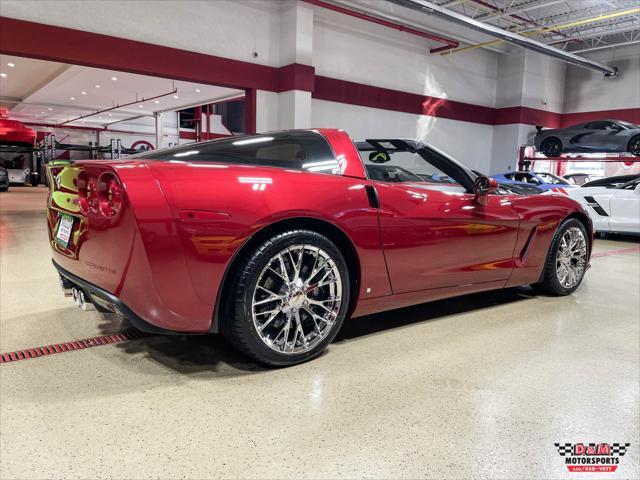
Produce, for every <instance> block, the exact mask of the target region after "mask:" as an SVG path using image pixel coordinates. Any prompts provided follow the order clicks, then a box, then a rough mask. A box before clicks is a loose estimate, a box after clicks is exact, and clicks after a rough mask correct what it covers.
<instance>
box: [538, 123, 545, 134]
mask: <svg viewBox="0 0 640 480" xmlns="http://www.w3.org/2000/svg"><path fill="white" fill-rule="evenodd" d="M543 128H544V127H543V126H542V125H536V130H537V131H538V133H539V132H541V131H542V129H543Z"/></svg>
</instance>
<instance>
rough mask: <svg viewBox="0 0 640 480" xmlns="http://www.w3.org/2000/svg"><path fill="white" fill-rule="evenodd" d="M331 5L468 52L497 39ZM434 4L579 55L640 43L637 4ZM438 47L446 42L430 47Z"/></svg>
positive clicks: (626, 0)
mask: <svg viewBox="0 0 640 480" xmlns="http://www.w3.org/2000/svg"><path fill="white" fill-rule="evenodd" d="M329 2H330V3H334V4H337V5H340V6H345V7H348V8H351V9H353V10H356V11H359V12H364V13H367V14H370V15H373V16H376V14H380V15H382V17H383V18H396V19H398V20H399V21H400V22H401V23H403V24H404V25H407V26H412V27H415V28H418V29H424V30H427V31H430V32H433V33H436V34H439V35H443V36H445V37H449V38H452V39H455V40H458V41H460V42H461V43H462V44H463V45H461V47H465V48H466V47H468V46H474V45H478V44H480V43H485V42H490V41H491V40H494V39H495V38H494V37H491V36H489V35H487V34H486V33H481V32H477V31H475V30H471V29H469V28H465V27H462V26H460V25H456V24H454V23H451V22H449V21H447V20H445V19H440V18H437V17H435V16H431V15H416V14H415V11H413V10H409V9H406V8H402V7H399V6H398V5H394V4H393V3H390V2H383V1H371V0H329ZM431 3H435V4H436V5H439V6H441V7H445V8H447V9H449V10H452V11H455V12H457V13H460V14H462V15H465V16H467V17H469V18H473V19H474V20H477V21H479V22H483V23H487V24H490V25H494V26H497V27H499V28H503V29H505V30H509V31H511V32H514V33H519V34H521V35H525V36H527V37H530V38H533V39H535V40H538V41H540V42H543V43H547V44H550V45H553V46H554V47H556V48H560V49H562V50H565V51H569V52H574V53H583V52H587V51H591V50H597V49H601V48H610V47H614V46H617V45H627V44H631V43H633V44H636V43H640V13H638V12H637V11H636V12H631V13H625V12H627V11H628V10H631V9H636V10H637V9H638V7H640V1H638V0H431ZM390 16H391V17H390ZM597 17H601V18H599V19H598V18H597ZM505 45H506V44H504V43H503V44H496V43H492V44H485V45H478V47H481V48H487V49H489V50H493V51H496V52H506V51H508V50H507V49H505V48H504V47H505ZM439 46H442V43H437V42H433V44H432V45H431V47H439ZM454 51H455V50H454Z"/></svg>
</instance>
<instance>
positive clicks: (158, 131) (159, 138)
mask: <svg viewBox="0 0 640 480" xmlns="http://www.w3.org/2000/svg"><path fill="white" fill-rule="evenodd" d="M162 116H163V114H162V112H156V113H155V114H154V117H155V121H156V149H160V148H162V140H163V139H164V135H163V131H162Z"/></svg>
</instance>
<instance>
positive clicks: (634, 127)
mask: <svg viewBox="0 0 640 480" xmlns="http://www.w3.org/2000/svg"><path fill="white" fill-rule="evenodd" d="M616 123H618V124H620V125H622V126H623V127H624V128H628V129H636V128H637V129H640V126H638V125H636V124H634V123H629V122H623V121H621V120H618V122H616Z"/></svg>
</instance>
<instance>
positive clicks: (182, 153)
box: [173, 150, 200, 157]
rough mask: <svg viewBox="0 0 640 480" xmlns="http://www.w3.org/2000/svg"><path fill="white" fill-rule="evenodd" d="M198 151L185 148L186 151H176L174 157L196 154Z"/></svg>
mask: <svg viewBox="0 0 640 480" xmlns="http://www.w3.org/2000/svg"><path fill="white" fill-rule="evenodd" d="M198 153H200V150H187V151H186V152H180V153H176V154H174V155H173V156H174V157H188V156H189V155H197V154H198Z"/></svg>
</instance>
